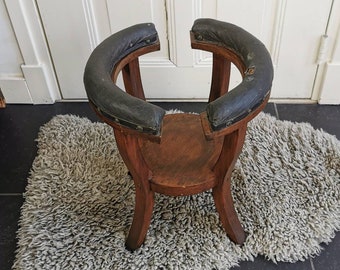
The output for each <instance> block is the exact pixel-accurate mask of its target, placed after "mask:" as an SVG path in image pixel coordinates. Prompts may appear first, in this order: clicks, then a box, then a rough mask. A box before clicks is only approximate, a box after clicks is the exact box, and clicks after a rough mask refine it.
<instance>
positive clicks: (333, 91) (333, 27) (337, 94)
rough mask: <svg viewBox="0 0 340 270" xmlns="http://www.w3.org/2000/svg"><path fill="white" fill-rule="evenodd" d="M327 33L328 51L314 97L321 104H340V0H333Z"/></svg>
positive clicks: (315, 87)
mask: <svg viewBox="0 0 340 270" xmlns="http://www.w3.org/2000/svg"><path fill="white" fill-rule="evenodd" d="M326 34H327V36H328V37H327V39H328V42H327V49H328V53H327V54H326V56H325V61H324V62H323V63H321V64H320V65H319V70H318V74H317V77H316V78H315V84H314V91H313V96H312V99H314V100H317V101H318V102H319V104H340V91H339V86H340V76H339V74H340V0H333V6H332V10H331V14H330V18H329V22H328V26H327V33H326Z"/></svg>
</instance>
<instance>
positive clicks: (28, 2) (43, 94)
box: [5, 0, 61, 104]
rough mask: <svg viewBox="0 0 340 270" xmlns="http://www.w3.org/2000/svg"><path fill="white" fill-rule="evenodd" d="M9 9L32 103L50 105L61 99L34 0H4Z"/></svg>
mask: <svg viewBox="0 0 340 270" xmlns="http://www.w3.org/2000/svg"><path fill="white" fill-rule="evenodd" d="M5 4H6V8H7V11H8V14H9V17H10V20H11V23H12V26H13V30H14V33H15V35H16V38H17V41H18V45H19V48H20V51H21V54H22V57H23V59H24V64H23V65H22V66H21V69H22V72H23V75H24V78H21V80H18V81H20V82H21V83H22V82H23V81H25V83H26V85H27V89H28V95H29V96H30V97H31V101H28V102H27V103H33V104H51V103H54V102H55V101H56V100H58V99H61V95H60V92H59V87H58V83H57V79H56V76H55V72H54V69H53V63H52V61H51V58H50V54H49V50H48V45H47V43H46V39H45V34H44V30H43V27H42V25H41V22H40V16H39V12H38V9H37V7H36V3H35V0H5Z"/></svg>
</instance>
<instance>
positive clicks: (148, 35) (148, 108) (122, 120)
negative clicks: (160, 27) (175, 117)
mask: <svg viewBox="0 0 340 270" xmlns="http://www.w3.org/2000/svg"><path fill="white" fill-rule="evenodd" d="M155 43H158V35H157V32H156V29H155V26H154V25H153V24H152V23H145V24H138V25H134V26H131V27H129V28H126V29H124V30H122V31H120V32H118V33H115V34H113V35H112V36H110V37H109V38H107V39H106V40H104V41H103V42H102V43H100V44H99V45H98V46H97V47H96V48H95V49H94V51H93V52H92V54H91V55H90V58H89V60H88V61H87V64H86V67H85V73H84V84H85V89H86V93H87V96H88V98H89V100H90V101H91V102H92V103H93V104H94V106H95V107H96V108H97V110H98V111H99V112H100V113H102V114H103V115H104V116H105V117H108V118H109V119H110V120H112V121H115V122H117V123H119V124H121V125H123V126H125V127H128V128H132V129H135V130H138V131H140V132H143V133H148V134H152V135H160V129H161V124H162V120H163V116H164V114H165V111H164V110H163V109H162V108H160V107H158V106H155V105H153V104H150V103H147V102H145V101H144V100H141V99H139V98H136V97H133V96H131V95H129V94H127V93H125V92H124V91H123V90H122V89H120V88H119V87H118V86H117V85H116V84H114V83H113V82H112V79H111V73H112V70H113V68H114V66H115V65H116V64H117V63H118V62H119V61H120V60H122V59H123V58H124V57H125V56H127V55H128V54H130V53H131V52H133V51H135V50H137V49H140V48H142V47H147V46H150V45H152V44H155Z"/></svg>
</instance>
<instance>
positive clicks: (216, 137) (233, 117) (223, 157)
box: [84, 19, 273, 250]
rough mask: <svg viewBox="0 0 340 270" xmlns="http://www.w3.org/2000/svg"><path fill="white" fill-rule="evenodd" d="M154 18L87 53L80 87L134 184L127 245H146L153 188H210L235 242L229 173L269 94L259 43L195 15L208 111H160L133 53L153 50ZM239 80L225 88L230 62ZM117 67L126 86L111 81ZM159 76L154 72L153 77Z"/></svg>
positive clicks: (268, 68)
mask: <svg viewBox="0 0 340 270" xmlns="http://www.w3.org/2000/svg"><path fill="white" fill-rule="evenodd" d="M159 46H160V45H159V40H158V35H157V32H156V30H155V27H154V25H153V24H152V23H146V24H138V25H134V26H132V27H129V28H127V29H124V30H122V31H120V32H118V33H116V34H113V35H112V36H110V37H109V38H107V39H106V40H105V41H103V42H102V43H101V44H100V45H99V46H98V47H97V48H96V49H95V50H94V51H93V53H92V54H91V56H90V58H89V60H88V62H87V65H86V68H85V74H84V84H85V88H86V92H87V95H88V98H89V102H90V103H91V105H92V106H93V108H94V110H95V111H96V113H97V114H98V115H99V117H100V118H101V119H103V120H104V121H105V122H106V123H108V124H109V125H110V126H112V127H113V129H114V135H115V138H116V142H117V146H118V149H119V152H120V154H121V156H122V158H123V160H124V162H125V164H126V166H127V168H128V170H129V171H130V173H131V175H132V178H133V180H134V184H135V189H136V190H135V198H136V201H135V210H134V218H133V221H132V225H131V228H130V231H129V235H128V237H127V241H126V247H127V248H128V249H130V250H134V249H137V248H138V247H140V246H141V244H142V243H143V242H144V239H145V236H146V233H147V230H148V227H149V225H150V220H151V216H152V211H153V205H154V193H155V192H159V193H162V194H166V195H170V196H183V195H191V194H197V193H200V192H203V191H205V190H208V189H212V193H213V198H214V202H215V205H216V209H217V211H218V213H219V217H220V220H221V223H222V226H223V227H224V229H225V231H226V233H227V234H228V236H229V237H230V239H231V240H232V241H234V242H235V243H238V244H241V243H243V242H244V240H245V232H244V230H243V228H242V226H241V224H240V221H239V219H238V217H237V214H236V212H235V209H234V205H233V199H232V196H231V190H230V182H231V180H230V178H231V173H232V170H233V168H234V165H235V162H236V160H237V158H238V156H239V154H240V152H241V149H242V146H243V143H244V138H245V134H246V127H247V122H249V121H250V120H251V119H252V118H254V117H255V116H256V115H257V114H258V113H259V112H260V111H261V110H262V109H263V108H264V106H265V105H266V103H267V102H268V99H269V94H270V89H271V83H272V78H273V67H272V62H271V58H270V55H269V53H268V51H267V50H266V48H265V46H264V45H263V44H262V43H261V42H260V41H259V40H258V39H256V38H255V37H254V36H252V35H251V34H249V33H248V32H246V31H244V30H243V29H241V28H239V27H237V26H235V25H232V24H229V23H225V22H221V21H217V20H213V19H198V20H196V21H195V23H194V25H193V27H192V30H191V46H192V48H194V49H201V50H205V51H209V52H212V53H213V66H212V82H211V90H210V96H209V102H208V104H207V107H206V111H204V112H203V113H201V114H200V115H198V114H197V115H195V114H186V113H183V114H165V111H164V110H163V109H162V108H160V107H158V106H155V105H153V104H150V103H147V102H146V101H145V96H144V91H143V87H142V82H141V75H140V70H139V62H138V57H139V56H141V55H143V54H145V53H148V52H152V51H155V50H158V49H159ZM231 62H232V63H234V64H235V66H236V67H237V68H238V69H239V71H240V72H241V74H242V77H243V80H242V82H241V83H240V84H239V85H238V86H237V87H235V88H234V89H233V90H232V91H230V92H228V84H229V75H230V63H231ZM120 71H122V74H123V80H124V85H125V91H126V92H124V91H123V90H122V89H120V88H119V87H118V86H117V85H116V79H117V76H118V74H119V72H120ZM156 78H157V74H155V79H156Z"/></svg>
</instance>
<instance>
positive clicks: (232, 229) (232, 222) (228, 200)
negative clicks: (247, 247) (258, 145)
mask: <svg viewBox="0 0 340 270" xmlns="http://www.w3.org/2000/svg"><path fill="white" fill-rule="evenodd" d="M245 132H246V125H245V126H243V127H241V128H240V129H238V130H236V131H234V132H233V133H231V134H228V135H226V136H225V138H224V143H223V147H222V151H221V155H220V157H219V159H218V161H217V163H216V165H215V168H214V171H215V174H216V176H217V177H218V179H220V180H219V182H218V184H217V185H216V186H215V187H214V188H213V197H214V201H215V206H216V209H217V212H218V213H219V216H220V220H221V223H222V225H223V227H224V229H225V231H226V233H227V234H228V236H229V237H230V239H231V240H232V241H233V242H235V243H237V244H242V243H243V242H244V241H245V237H246V235H245V232H244V230H243V228H242V226H241V223H240V221H239V219H238V217H237V213H236V211H235V208H234V203H233V198H232V195H231V189H230V185H231V173H232V170H233V168H234V166H235V163H236V160H237V158H238V156H239V154H240V153H241V150H242V146H243V142H244V138H245Z"/></svg>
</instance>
